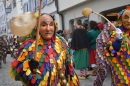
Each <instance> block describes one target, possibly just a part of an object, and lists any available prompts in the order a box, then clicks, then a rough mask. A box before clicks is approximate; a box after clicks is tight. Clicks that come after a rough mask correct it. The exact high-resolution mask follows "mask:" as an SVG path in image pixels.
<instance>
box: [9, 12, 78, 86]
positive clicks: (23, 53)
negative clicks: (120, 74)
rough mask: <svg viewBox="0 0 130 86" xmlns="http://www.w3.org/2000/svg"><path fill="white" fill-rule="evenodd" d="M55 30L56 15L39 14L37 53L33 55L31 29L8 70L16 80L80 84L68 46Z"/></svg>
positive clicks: (33, 85) (47, 85)
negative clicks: (54, 16)
mask: <svg viewBox="0 0 130 86" xmlns="http://www.w3.org/2000/svg"><path fill="white" fill-rule="evenodd" d="M56 30H57V25H56V23H55V19H54V18H53V17H52V16H51V15H50V14H42V15H41V17H40V35H39V39H38V51H37V57H36V58H35V59H34V58H33V56H34V51H35V50H34V49H35V42H36V29H33V31H32V33H31V34H30V35H29V36H28V37H27V38H26V40H25V42H23V44H22V45H21V47H20V49H19V54H18V59H17V60H14V61H13V62H12V63H11V71H10V74H11V75H12V77H13V78H15V80H20V81H22V82H23V84H24V86H79V81H78V78H77V76H76V73H75V70H74V68H73V63H72V60H71V55H70V52H69V47H68V45H67V43H66V41H65V40H64V39H63V37H62V36H60V35H58V34H57V33H56Z"/></svg>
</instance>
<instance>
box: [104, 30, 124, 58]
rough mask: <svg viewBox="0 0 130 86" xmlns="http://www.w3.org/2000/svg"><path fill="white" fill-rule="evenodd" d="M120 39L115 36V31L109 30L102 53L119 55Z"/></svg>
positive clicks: (108, 55)
mask: <svg viewBox="0 0 130 86" xmlns="http://www.w3.org/2000/svg"><path fill="white" fill-rule="evenodd" d="M121 43H122V40H121V39H118V38H116V32H115V31H112V32H110V37H109V39H108V41H107V44H106V46H105V47H104V53H105V55H106V56H107V57H113V56H117V55H120V51H121Z"/></svg>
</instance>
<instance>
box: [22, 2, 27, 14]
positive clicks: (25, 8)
mask: <svg viewBox="0 0 130 86" xmlns="http://www.w3.org/2000/svg"><path fill="white" fill-rule="evenodd" d="M23 12H28V4H27V3H25V4H24V5H23Z"/></svg>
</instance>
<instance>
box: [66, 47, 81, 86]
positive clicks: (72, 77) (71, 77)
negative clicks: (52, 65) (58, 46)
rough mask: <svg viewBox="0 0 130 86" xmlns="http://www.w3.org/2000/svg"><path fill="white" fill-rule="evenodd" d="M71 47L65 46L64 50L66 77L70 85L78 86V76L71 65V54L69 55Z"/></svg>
mask: <svg viewBox="0 0 130 86" xmlns="http://www.w3.org/2000/svg"><path fill="white" fill-rule="evenodd" d="M71 54H72V53H71V49H69V47H67V52H66V63H65V64H66V70H65V72H66V74H65V75H66V78H67V81H68V82H69V83H70V86H79V80H78V76H77V74H76V72H75V69H74V67H73V61H72V58H73V57H72V55H71Z"/></svg>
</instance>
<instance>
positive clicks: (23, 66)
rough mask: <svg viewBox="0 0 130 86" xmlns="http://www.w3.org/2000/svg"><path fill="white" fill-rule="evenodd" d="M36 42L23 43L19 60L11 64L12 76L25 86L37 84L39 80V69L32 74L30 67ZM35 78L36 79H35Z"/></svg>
mask: <svg viewBox="0 0 130 86" xmlns="http://www.w3.org/2000/svg"><path fill="white" fill-rule="evenodd" d="M33 41H34V40H29V41H26V42H25V43H23V45H22V46H21V48H20V49H19V53H18V58H17V59H16V60H14V61H13V62H12V63H11V66H10V75H11V77H12V78H14V79H15V80H16V81H21V82H23V84H26V85H27V84H28V83H29V82H31V83H35V82H36V80H38V78H39V74H40V72H39V70H38V69H37V70H36V71H35V73H32V71H31V70H30V67H29V63H28V62H29V60H30V59H32V58H33V51H34V47H35V42H33ZM34 77H35V78H34Z"/></svg>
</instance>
